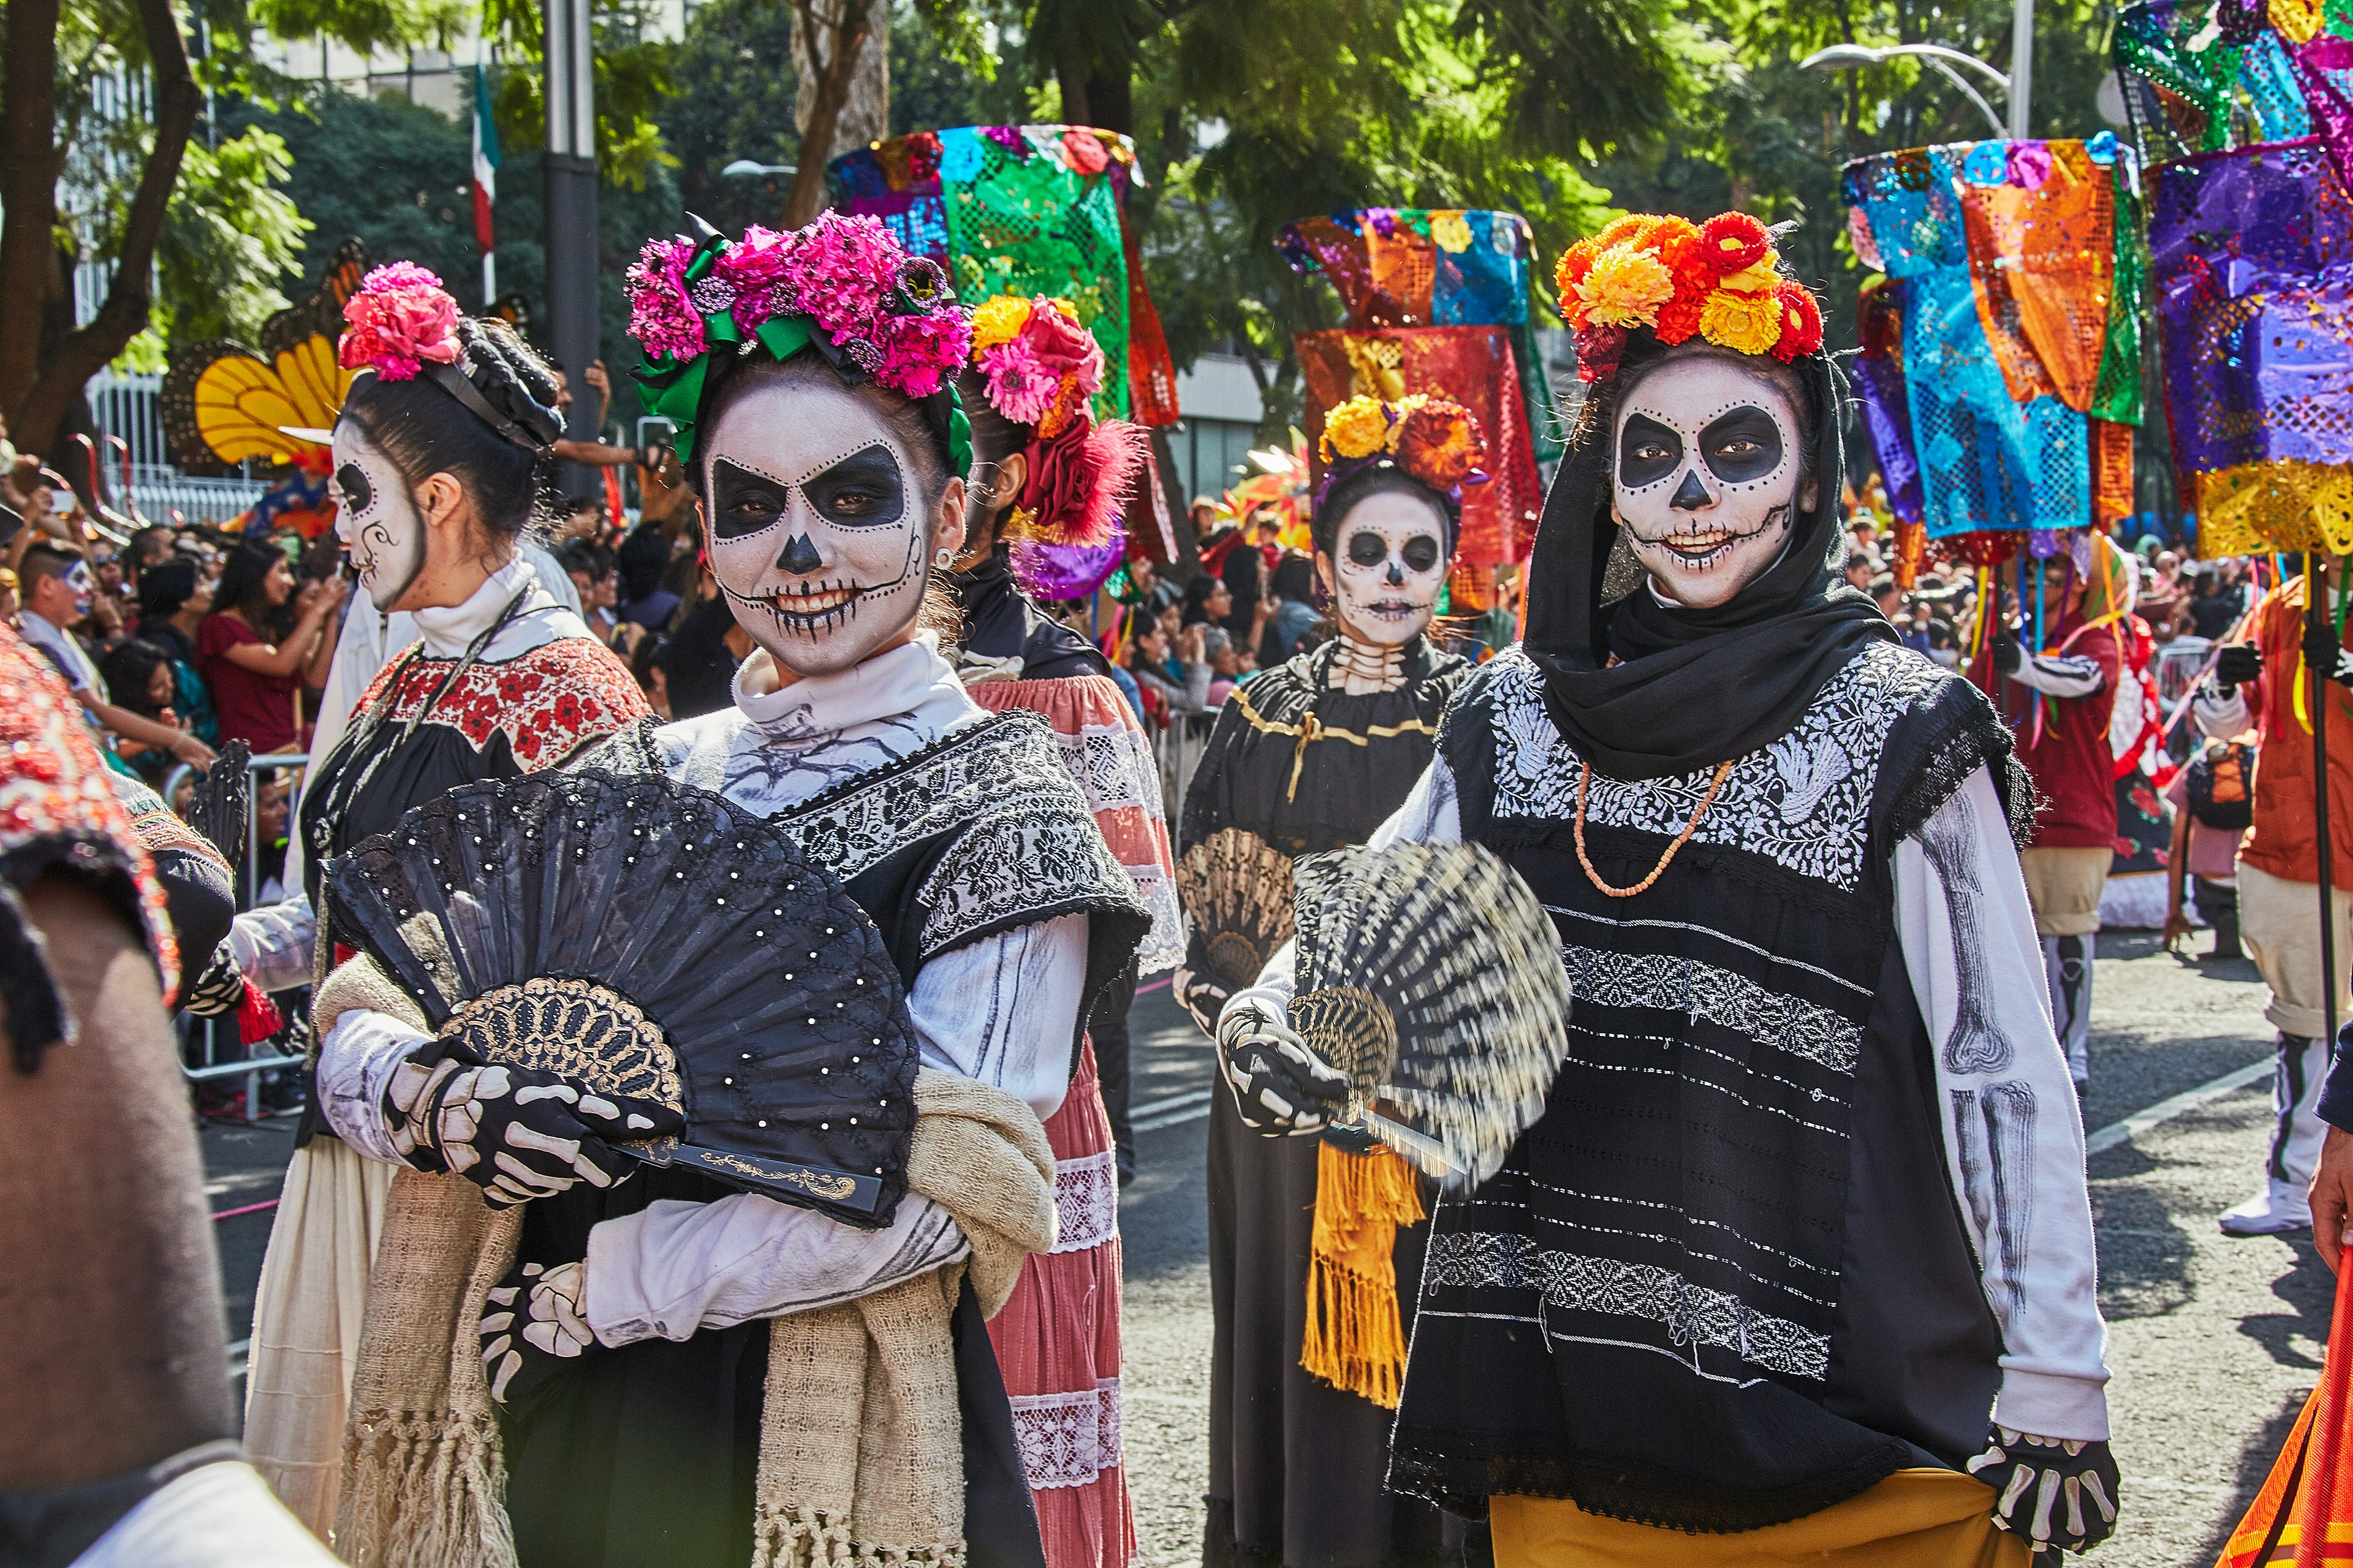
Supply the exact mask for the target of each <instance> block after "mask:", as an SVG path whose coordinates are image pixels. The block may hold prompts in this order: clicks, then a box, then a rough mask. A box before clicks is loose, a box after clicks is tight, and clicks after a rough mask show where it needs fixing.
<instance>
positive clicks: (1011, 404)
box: [980, 333, 1061, 425]
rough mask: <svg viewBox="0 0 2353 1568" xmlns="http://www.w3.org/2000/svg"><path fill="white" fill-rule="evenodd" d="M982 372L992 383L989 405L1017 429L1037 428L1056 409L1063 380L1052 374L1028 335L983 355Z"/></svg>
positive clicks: (982, 353) (981, 354) (986, 351)
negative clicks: (1057, 392) (1017, 427)
mask: <svg viewBox="0 0 2353 1568" xmlns="http://www.w3.org/2000/svg"><path fill="white" fill-rule="evenodd" d="M980 372H981V374H982V375H984V376H986V377H987V380H988V405H989V406H990V407H991V408H994V409H996V410H997V412H998V413H999V414H1002V415H1003V416H1005V417H1006V418H1008V419H1009V420H1011V421H1012V422H1013V423H1014V424H1016V425H1035V424H1037V423H1038V421H1039V420H1040V419H1042V418H1044V417H1045V416H1046V410H1048V409H1049V408H1051V407H1052V406H1053V405H1054V394H1055V392H1056V391H1057V390H1058V389H1059V388H1060V385H1061V378H1060V376H1059V375H1057V374H1054V373H1053V372H1052V371H1050V370H1048V369H1047V368H1046V366H1045V363H1044V362H1042V361H1040V360H1039V357H1038V351H1037V350H1036V349H1035V348H1034V347H1032V346H1031V344H1030V342H1029V336H1028V334H1026V333H1025V334H1023V335H1022V336H1020V337H1018V338H1015V339H1014V340H1013V341H1012V342H1004V343H997V344H995V345H993V346H991V347H989V348H985V349H983V350H981V351H980Z"/></svg>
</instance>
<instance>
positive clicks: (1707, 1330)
mask: <svg viewBox="0 0 2353 1568" xmlns="http://www.w3.org/2000/svg"><path fill="white" fill-rule="evenodd" d="M1441 1286H1454V1287H1459V1288H1466V1289H1493V1290H1532V1291H1535V1292H1536V1293H1537V1294H1538V1295H1540V1296H1542V1297H1543V1298H1544V1300H1545V1301H1546V1304H1548V1305H1550V1306H1554V1307H1558V1308H1561V1309H1563V1310H1570V1311H1578V1312H1599V1313H1603V1314H1607V1315H1609V1316H1614V1317H1628V1318H1643V1319H1647V1320H1649V1321H1652V1322H1655V1323H1662V1324H1664V1325H1665V1326H1666V1330H1667V1339H1668V1341H1669V1342H1671V1343H1672V1344H1674V1345H1677V1346H1687V1347H1689V1352H1688V1353H1689V1354H1690V1355H1691V1356H1692V1358H1693V1361H1694V1371H1699V1370H1701V1369H1700V1368H1699V1367H1698V1365H1697V1357H1698V1352H1700V1351H1701V1350H1703V1349H1707V1350H1721V1351H1729V1352H1732V1354H1733V1355H1735V1356H1736V1357H1738V1358H1739V1359H1740V1360H1741V1361H1742V1362H1745V1363H1747V1364H1748V1365H1750V1366H1755V1367H1761V1368H1763V1369H1764V1370H1765V1371H1767V1372H1777V1373H1781V1374H1782V1375H1784V1376H1787V1377H1803V1378H1810V1379H1814V1380H1817V1381H1820V1380H1821V1379H1823V1378H1825V1377H1827V1376H1828V1375H1829V1372H1830V1353H1831V1341H1830V1336H1829V1335H1828V1334H1820V1333H1816V1332H1814V1331H1812V1330H1810V1329H1808V1328H1806V1327H1804V1326H1803V1325H1801V1324H1798V1323H1793V1322H1791V1321H1789V1320H1788V1319H1787V1318H1777V1317H1775V1316H1773V1315H1772V1314H1771V1313H1769V1312H1760V1311H1758V1310H1757V1309H1755V1308H1754V1307H1751V1306H1749V1305H1748V1304H1747V1303H1746V1302H1745V1301H1743V1300H1740V1298H1739V1297H1737V1296H1733V1295H1729V1294H1727V1293H1726V1292H1725V1291H1722V1290H1711V1289H1708V1288H1707V1287H1705V1286H1704V1285H1694V1284H1693V1283H1692V1282H1691V1281H1690V1280H1689V1279H1685V1278H1684V1277H1683V1275H1682V1274H1680V1273H1678V1272H1676V1271H1675V1270H1674V1269H1672V1268H1658V1267H1656V1266H1655V1265H1652V1264H1648V1263H1627V1262H1623V1261H1620V1259H1618V1258H1588V1257H1586V1256H1584V1255H1583V1254H1580V1253H1575V1252H1562V1251H1558V1250H1556V1249H1554V1248H1552V1247H1538V1246H1537V1245H1536V1244H1535V1242H1533V1241H1530V1240H1529V1239H1528V1238H1527V1237H1524V1236H1509V1235H1498V1234H1495V1233H1493V1232H1486V1231H1459V1232H1455V1233H1453V1234H1451V1235H1440V1236H1433V1237H1430V1258H1429V1261H1428V1263H1427V1264H1426V1265H1424V1267H1423V1271H1422V1288H1423V1289H1425V1290H1428V1289H1433V1288H1437V1287H1441ZM1703 1375H1707V1374H1705V1373H1703Z"/></svg>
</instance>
